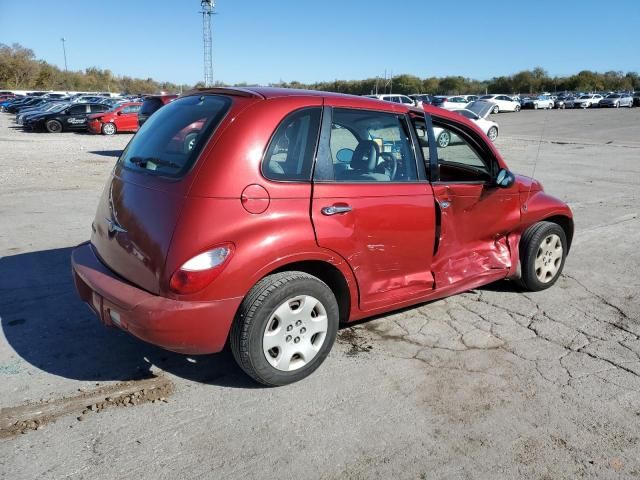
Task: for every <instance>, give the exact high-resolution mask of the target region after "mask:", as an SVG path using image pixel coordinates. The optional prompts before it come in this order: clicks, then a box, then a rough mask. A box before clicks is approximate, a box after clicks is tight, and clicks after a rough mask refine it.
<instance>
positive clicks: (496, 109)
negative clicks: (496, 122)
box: [491, 105, 500, 113]
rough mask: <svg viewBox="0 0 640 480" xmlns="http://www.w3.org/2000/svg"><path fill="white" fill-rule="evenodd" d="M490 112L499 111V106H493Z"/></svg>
mask: <svg viewBox="0 0 640 480" xmlns="http://www.w3.org/2000/svg"><path fill="white" fill-rule="evenodd" d="M491 113H500V107H499V106H498V105H496V106H495V107H493V110H491Z"/></svg>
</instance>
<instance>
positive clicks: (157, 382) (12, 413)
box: [0, 377, 174, 438]
mask: <svg viewBox="0 0 640 480" xmlns="http://www.w3.org/2000/svg"><path fill="white" fill-rule="evenodd" d="M173 392H174V386H173V383H171V382H170V381H169V380H168V379H166V378H164V377H152V378H146V379H143V380H135V381H129V382H122V383H117V384H115V385H109V386H107V387H99V388H95V389H91V390H80V391H79V393H78V394H77V395H73V396H70V397H63V398H59V399H54V400H45V401H43V402H38V403H29V404H26V405H20V406H17V407H9V408H3V409H0V438H7V437H11V436H13V435H16V434H18V433H27V432H28V431H30V430H38V429H39V428H41V427H42V426H44V425H46V424H47V423H51V422H54V421H55V420H57V419H58V418H59V417H62V416H65V415H71V414H75V413H77V414H80V415H79V416H78V417H77V420H78V421H83V420H84V419H85V418H86V415H88V414H91V413H99V412H101V411H102V410H104V409H106V408H109V407H132V406H135V405H141V404H143V403H148V402H152V403H156V402H167V397H169V396H170V395H171V394H172V393H173Z"/></svg>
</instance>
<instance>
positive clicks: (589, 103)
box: [567, 93, 604, 108]
mask: <svg viewBox="0 0 640 480" xmlns="http://www.w3.org/2000/svg"><path fill="white" fill-rule="evenodd" d="M603 98H604V97H603V96H602V95H600V94H599V93H587V94H585V95H580V96H579V97H578V98H576V99H574V100H573V102H572V104H571V107H573V108H589V107H593V106H594V105H598V104H599V103H600V100H602V99H603ZM567 106H569V105H567Z"/></svg>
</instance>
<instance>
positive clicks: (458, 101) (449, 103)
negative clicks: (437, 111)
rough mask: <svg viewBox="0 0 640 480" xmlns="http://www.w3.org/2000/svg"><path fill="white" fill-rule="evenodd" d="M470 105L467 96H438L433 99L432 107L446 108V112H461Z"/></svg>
mask: <svg viewBox="0 0 640 480" xmlns="http://www.w3.org/2000/svg"><path fill="white" fill-rule="evenodd" d="M468 104H469V100H467V97H466V95H452V96H445V95H438V96H436V97H433V100H432V102H431V105H433V106H434V107H440V108H444V109H446V110H461V109H463V108H465V107H466V106H467V105H468Z"/></svg>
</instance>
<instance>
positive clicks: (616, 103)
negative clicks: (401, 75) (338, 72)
mask: <svg viewBox="0 0 640 480" xmlns="http://www.w3.org/2000/svg"><path fill="white" fill-rule="evenodd" d="M639 93H640V92H634V93H629V92H603V93H569V92H565V93H560V94H557V95H552V94H550V93H542V94H539V95H529V96H524V97H522V98H521V97H520V96H519V95H515V96H512V95H507V94H487V95H480V96H478V95H436V96H432V95H429V94H412V95H400V94H381V95H365V96H366V97H371V98H377V99H379V100H385V101H388V102H394V103H400V104H404V105H414V106H417V107H423V106H424V105H434V106H436V107H440V108H444V109H446V110H453V111H454V110H463V109H467V108H468V105H469V104H470V103H471V102H474V101H476V100H484V101H487V102H492V103H493V104H494V106H493V110H492V111H491V113H500V112H519V111H520V110H522V109H527V108H528V109H533V110H538V109H552V108H557V109H564V108H591V107H613V108H619V107H629V108H631V107H633V106H634V105H636V106H640V94H639Z"/></svg>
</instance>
